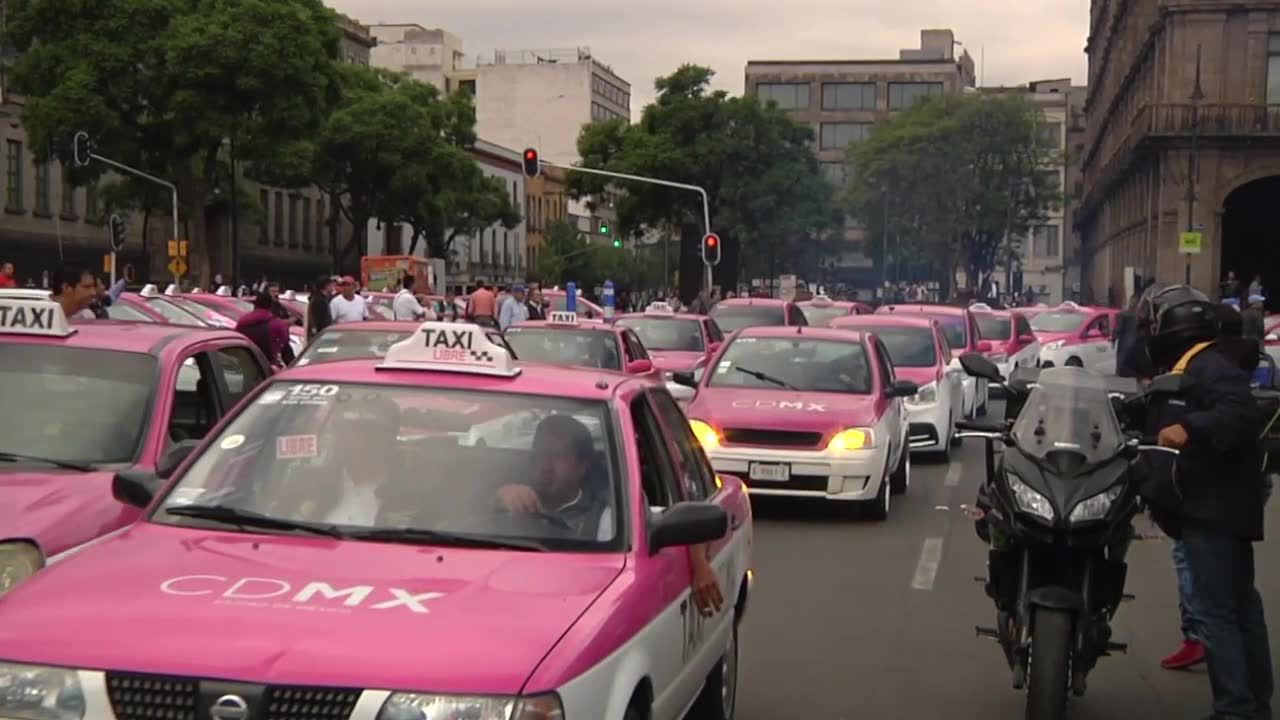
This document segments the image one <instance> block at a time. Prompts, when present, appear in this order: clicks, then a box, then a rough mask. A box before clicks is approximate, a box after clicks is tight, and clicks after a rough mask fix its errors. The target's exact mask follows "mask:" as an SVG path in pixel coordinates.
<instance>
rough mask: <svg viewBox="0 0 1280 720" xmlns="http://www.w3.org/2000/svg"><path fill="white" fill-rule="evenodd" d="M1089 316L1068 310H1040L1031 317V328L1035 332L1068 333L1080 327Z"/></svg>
mask: <svg viewBox="0 0 1280 720" xmlns="http://www.w3.org/2000/svg"><path fill="white" fill-rule="evenodd" d="M1088 319H1089V316H1088V315H1085V314H1084V313H1078V312H1072V311H1069V310H1055V311H1052V312H1042V313H1040V314H1038V315H1036V316H1035V317H1033V318H1031V329H1032V330H1035V331H1036V332H1052V333H1069V332H1075V331H1076V330H1079V329H1080V326H1081V325H1083V324H1084V321H1085V320H1088Z"/></svg>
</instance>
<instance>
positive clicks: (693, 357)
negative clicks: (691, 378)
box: [649, 350, 707, 372]
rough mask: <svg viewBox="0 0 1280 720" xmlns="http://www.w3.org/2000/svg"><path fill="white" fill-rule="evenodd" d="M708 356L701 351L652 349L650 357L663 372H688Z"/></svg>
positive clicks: (654, 364)
mask: <svg viewBox="0 0 1280 720" xmlns="http://www.w3.org/2000/svg"><path fill="white" fill-rule="evenodd" d="M706 358H707V356H706V354H705V353H700V352H686V351H683V350H650V351H649V359H650V360H652V361H653V366H654V367H656V368H657V369H659V370H661V371H662V372H687V371H689V370H692V369H694V368H696V367H698V365H700V364H701V363H702V362H703V361H704V360H706Z"/></svg>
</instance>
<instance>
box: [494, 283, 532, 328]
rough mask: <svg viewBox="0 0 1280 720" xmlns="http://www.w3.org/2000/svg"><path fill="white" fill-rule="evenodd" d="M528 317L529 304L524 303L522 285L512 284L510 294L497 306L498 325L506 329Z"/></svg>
mask: <svg viewBox="0 0 1280 720" xmlns="http://www.w3.org/2000/svg"><path fill="white" fill-rule="evenodd" d="M528 319H529V306H528V305H525V304H524V286H523V285H512V286H511V294H510V295H509V296H507V298H506V299H505V300H503V301H501V304H500V305H499V306H498V327H499V328H501V329H502V330H506V329H507V328H509V327H511V326H512V325H518V324H519V323H522V322H524V321H525V320H528Z"/></svg>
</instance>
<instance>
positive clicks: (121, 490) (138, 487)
mask: <svg viewBox="0 0 1280 720" xmlns="http://www.w3.org/2000/svg"><path fill="white" fill-rule="evenodd" d="M163 485H164V483H163V482H162V481H161V479H160V478H159V477H157V476H156V475H155V474H153V473H149V472H146V471H144V470H122V471H120V472H118V473H116V475H115V477H113V478H111V496H112V497H114V498H115V499H116V500H119V501H120V502H122V503H124V504H125V505H129V506H130V507H136V508H145V507H147V506H148V505H150V504H151V501H152V500H153V499H154V498H155V496H156V493H158V492H160V488H161V487H162V486H163Z"/></svg>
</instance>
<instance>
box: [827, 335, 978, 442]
mask: <svg viewBox="0 0 1280 720" xmlns="http://www.w3.org/2000/svg"><path fill="white" fill-rule="evenodd" d="M831 327H834V328H836V329H839V330H853V331H856V332H864V333H873V334H875V336H876V337H877V338H879V340H880V342H882V343H884V347H885V350H887V351H888V352H889V361H890V362H892V363H893V371H894V373H895V374H896V376H897V377H899V378H901V379H903V380H910V381H911V382H913V383H915V384H916V386H917V387H918V390H917V392H916V394H915V395H914V396H912V397H907V398H904V399H903V404H904V405H905V407H906V410H907V423H908V426H907V433H908V437H909V439H910V442H911V450H912V451H913V452H922V453H938V454H941V455H942V457H943V458H944V459H950V457H951V448H952V446H953V445H955V444H956V443H958V442H959V441H958V440H955V439H954V436H955V432H956V421H957V420H959V419H961V418H962V417H963V415H964V382H963V375H964V371H963V370H962V369H960V368H958V367H957V366H955V365H954V364H952V362H951V352H950V351H949V350H948V349H947V339H946V336H945V335H943V332H942V326H941V325H940V324H939V323H938V321H937V320H933V319H931V318H925V317H912V316H910V315H851V316H849V317H843V318H838V319H836V320H832V321H831Z"/></svg>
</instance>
